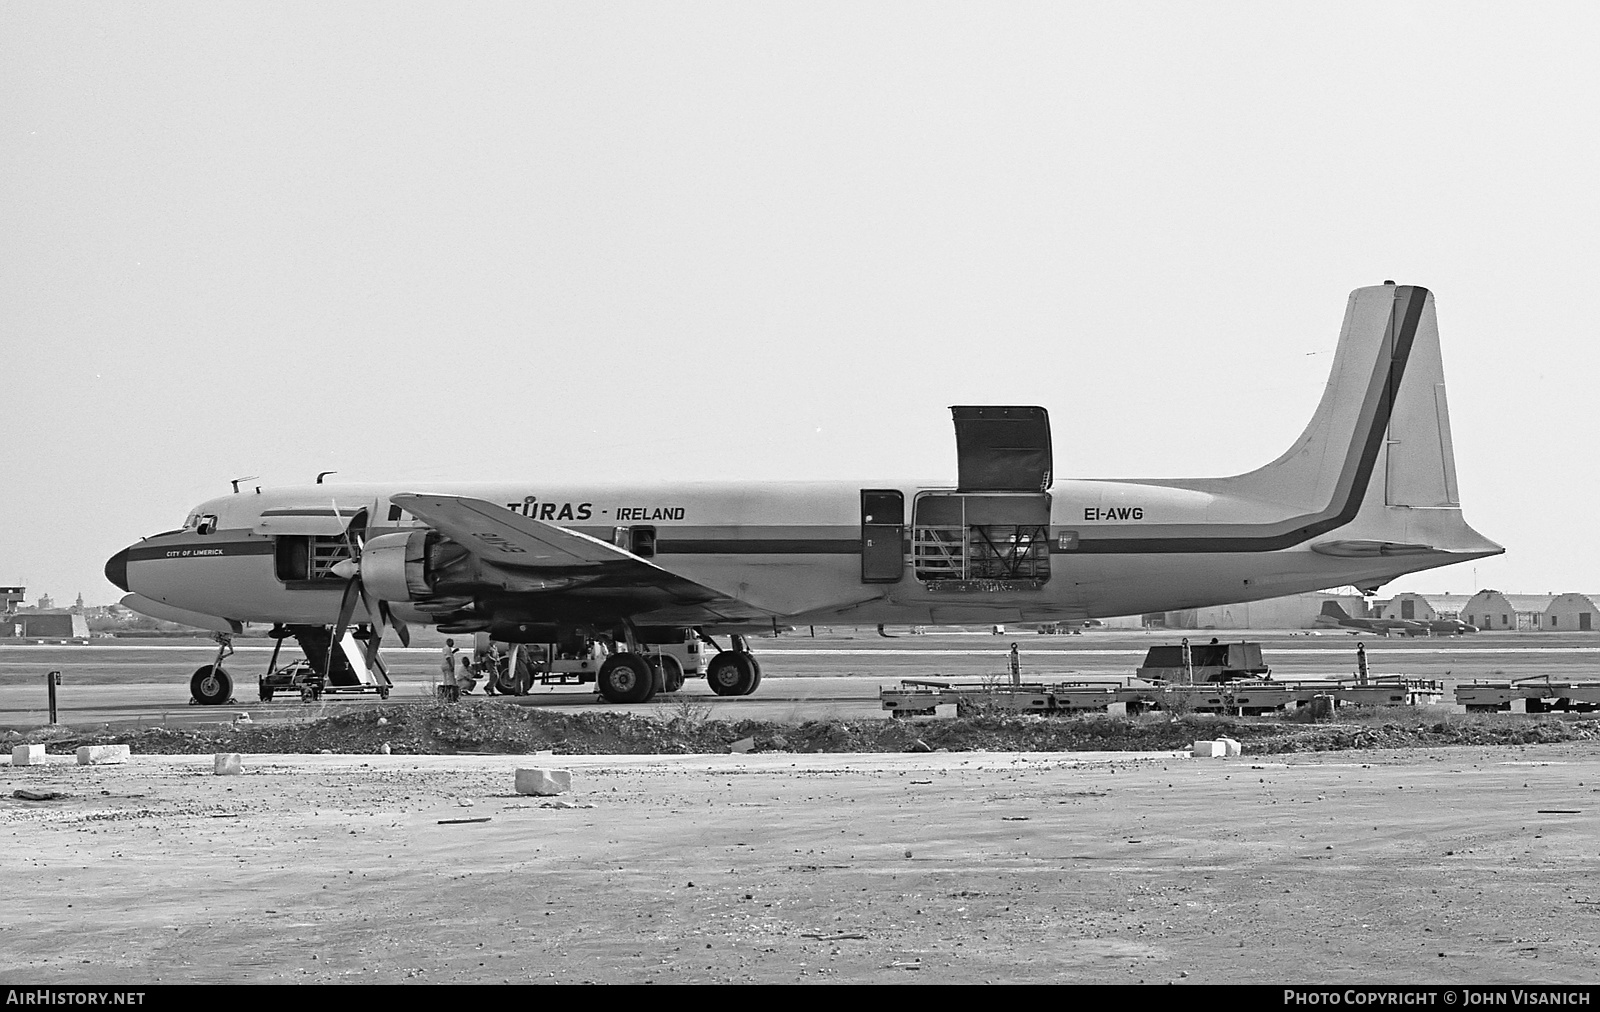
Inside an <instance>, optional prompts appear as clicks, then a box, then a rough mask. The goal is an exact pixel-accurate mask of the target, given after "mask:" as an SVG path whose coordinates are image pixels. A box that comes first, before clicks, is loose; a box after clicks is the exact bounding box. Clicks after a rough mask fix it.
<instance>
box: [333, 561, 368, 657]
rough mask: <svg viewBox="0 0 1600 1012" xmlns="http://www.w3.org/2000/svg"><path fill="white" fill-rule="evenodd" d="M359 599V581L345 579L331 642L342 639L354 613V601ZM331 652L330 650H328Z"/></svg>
mask: <svg viewBox="0 0 1600 1012" xmlns="http://www.w3.org/2000/svg"><path fill="white" fill-rule="evenodd" d="M359 600H361V581H360V580H359V579H357V580H347V581H346V582H345V585H344V599H343V600H341V601H340V602H339V621H338V624H336V625H335V626H334V627H333V642H335V643H338V642H339V641H340V640H342V639H344V634H345V632H346V631H347V630H348V629H349V628H350V619H351V617H353V616H354V615H355V613H356V602H357V601H359ZM329 653H330V654H331V653H332V650H331V649H330V650H329Z"/></svg>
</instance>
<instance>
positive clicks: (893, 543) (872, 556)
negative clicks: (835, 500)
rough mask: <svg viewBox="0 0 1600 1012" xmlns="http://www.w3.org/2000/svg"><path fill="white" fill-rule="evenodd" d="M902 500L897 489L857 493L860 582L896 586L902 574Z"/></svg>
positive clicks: (903, 499) (902, 497) (904, 506)
mask: <svg viewBox="0 0 1600 1012" xmlns="http://www.w3.org/2000/svg"><path fill="white" fill-rule="evenodd" d="M905 537H906V498H905V496H904V495H903V494H902V493H901V492H900V490H899V489H892V488H890V489H884V488H864V489H862V490H861V582H862V583H898V582H899V580H900V575H901V573H903V572H904V571H905Z"/></svg>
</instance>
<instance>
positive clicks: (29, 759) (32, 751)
mask: <svg viewBox="0 0 1600 1012" xmlns="http://www.w3.org/2000/svg"><path fill="white" fill-rule="evenodd" d="M43 763H44V746H43V745H18V746H17V747H16V748H13V749H12V750H11V765H13V766H40V765H43Z"/></svg>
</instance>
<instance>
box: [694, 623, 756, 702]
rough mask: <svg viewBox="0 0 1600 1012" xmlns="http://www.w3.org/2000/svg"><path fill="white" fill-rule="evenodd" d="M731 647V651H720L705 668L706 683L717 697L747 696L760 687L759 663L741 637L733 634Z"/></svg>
mask: <svg viewBox="0 0 1600 1012" xmlns="http://www.w3.org/2000/svg"><path fill="white" fill-rule="evenodd" d="M712 646H716V644H715V643H713V644H712ZM732 646H733V649H732V650H722V651H720V652H719V653H718V654H717V655H716V656H715V657H713V658H711V663H710V664H709V665H707V666H706V683H707V684H709V685H710V686H711V691H712V692H715V693H716V694H717V695H719V696H748V695H750V693H752V692H754V691H756V689H758V688H759V687H760V686H761V662H760V661H758V660H756V658H755V655H754V654H752V653H751V652H750V645H749V643H748V642H746V640H745V638H744V637H743V636H740V635H738V634H735V635H734V636H733V643H732Z"/></svg>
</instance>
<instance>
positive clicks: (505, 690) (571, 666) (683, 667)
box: [483, 629, 759, 696]
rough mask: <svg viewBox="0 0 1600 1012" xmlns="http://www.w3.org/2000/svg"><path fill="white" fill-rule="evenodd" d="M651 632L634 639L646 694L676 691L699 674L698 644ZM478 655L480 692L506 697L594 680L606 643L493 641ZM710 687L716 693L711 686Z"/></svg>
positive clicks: (689, 637)
mask: <svg viewBox="0 0 1600 1012" xmlns="http://www.w3.org/2000/svg"><path fill="white" fill-rule="evenodd" d="M653 632H654V631H652V630H640V636H639V644H640V647H641V652H642V653H643V655H644V657H645V658H646V660H647V662H648V664H649V666H650V669H651V671H652V672H653V674H654V679H655V683H656V684H655V688H654V690H653V691H652V692H651V695H654V694H655V693H656V692H677V691H678V690H679V689H681V688H683V683H684V682H685V681H686V680H687V679H690V678H700V677H703V676H704V675H705V673H706V672H705V666H704V663H703V661H702V656H703V655H702V652H701V644H700V640H699V638H698V637H696V636H695V635H694V634H693V633H692V632H691V633H688V634H687V635H681V634H680V631H679V630H676V629H671V630H661V631H660V632H658V633H654V634H652V633H653ZM657 640H659V641H661V642H656V641H657ZM483 653H484V654H485V655H486V656H485V660H486V662H487V663H488V665H490V667H491V668H492V674H489V678H488V681H487V682H486V684H485V689H486V691H489V692H498V693H502V694H504V695H508V696H515V695H523V694H525V693H526V692H527V691H528V690H529V689H530V688H531V687H532V686H534V685H583V684H587V683H590V682H596V681H598V679H599V677H600V670H601V668H602V667H604V666H605V660H606V658H607V657H608V656H609V652H608V649H607V645H606V644H604V643H601V642H598V641H595V640H591V639H586V638H581V637H576V638H574V639H573V640H570V641H568V642H566V643H493V644H490V645H489V648H488V649H487V650H486V651H483ZM757 670H758V671H759V668H758V669H757ZM486 673H487V672H486ZM757 678H758V680H759V675H758V676H757ZM712 688H713V689H714V690H715V689H717V685H716V684H713V685H712ZM752 689H753V687H752Z"/></svg>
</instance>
